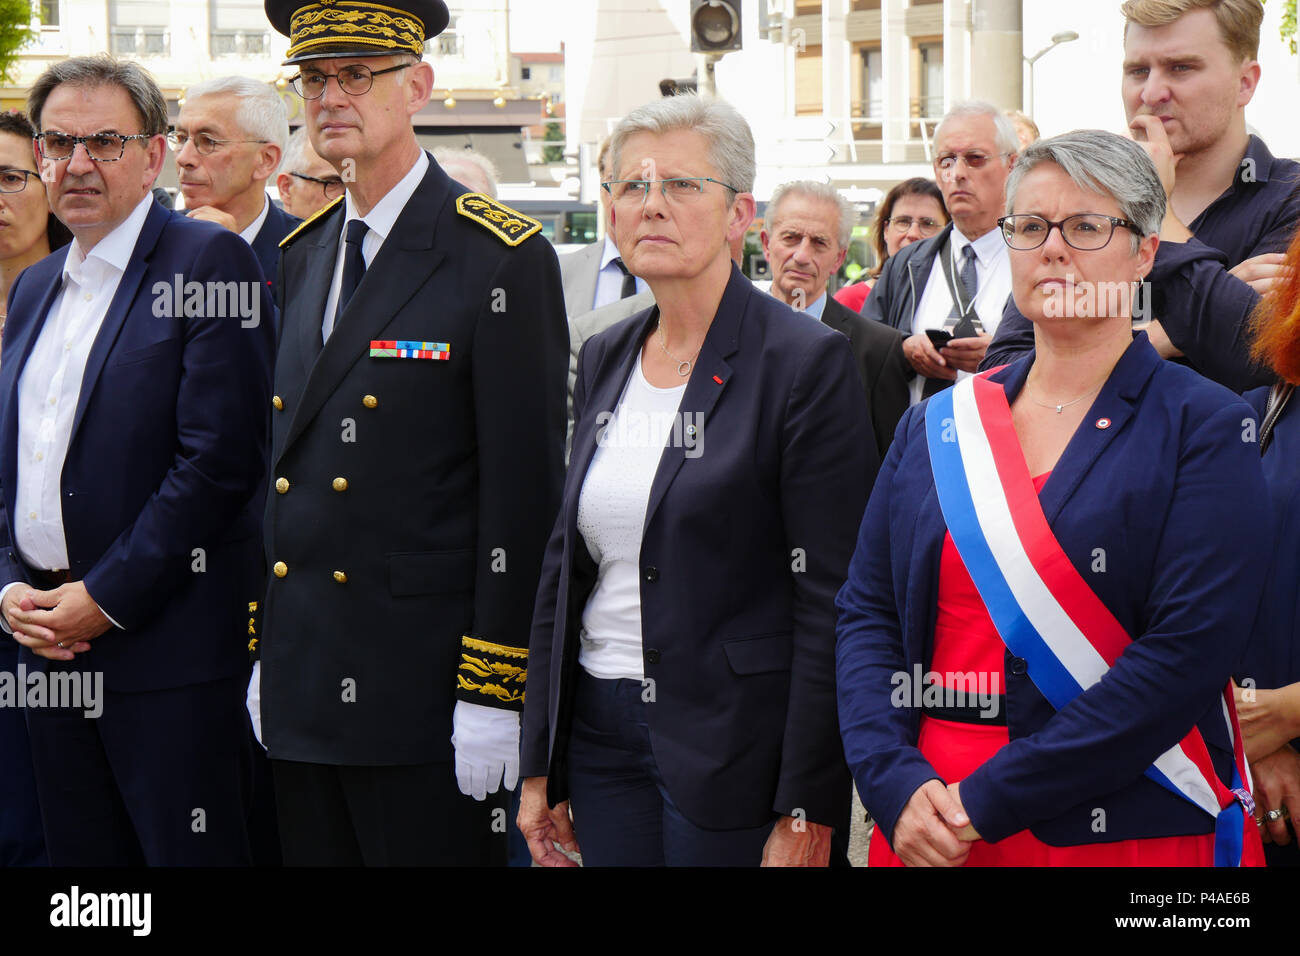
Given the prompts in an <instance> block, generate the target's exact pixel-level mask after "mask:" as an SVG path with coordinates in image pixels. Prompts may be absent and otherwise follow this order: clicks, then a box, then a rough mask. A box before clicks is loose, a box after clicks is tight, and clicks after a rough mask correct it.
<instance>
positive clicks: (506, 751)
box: [451, 700, 519, 800]
mask: <svg viewBox="0 0 1300 956" xmlns="http://www.w3.org/2000/svg"><path fill="white" fill-rule="evenodd" d="M451 726H452V734H451V745H452V746H453V747H455V748H456V783H457V784H458V785H459V786H460V792H461V793H463V794H465V795H466V796H467V797H473V798H474V799H475V800H486V799H487V795H488V794H489V793H496V792H497V788H498V787H500V786H501V783H502V778H503V777H504V778H505V787H506V789H507V790H513V789H514V788H515V784H516V783H518V782H519V715H518V714H517V713H515V712H514V711H513V710H502V709H501V708H499V707H484V706H483V705H482V704H470V703H467V702H466V701H463V700H458V701H456V709H455V711H454V712H453V713H452V715H451Z"/></svg>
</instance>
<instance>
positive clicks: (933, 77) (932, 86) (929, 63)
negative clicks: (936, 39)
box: [917, 43, 943, 118]
mask: <svg viewBox="0 0 1300 956" xmlns="http://www.w3.org/2000/svg"><path fill="white" fill-rule="evenodd" d="M917 53H918V54H919V56H920V90H919V104H918V106H919V115H920V116H922V117H927V118H929V117H935V118H937V117H940V116H942V115H943V44H942V43H920V44H918V45H917Z"/></svg>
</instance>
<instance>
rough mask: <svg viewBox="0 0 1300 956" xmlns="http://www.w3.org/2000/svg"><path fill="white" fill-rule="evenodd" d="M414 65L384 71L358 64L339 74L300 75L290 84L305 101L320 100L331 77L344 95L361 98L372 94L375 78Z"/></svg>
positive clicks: (391, 67)
mask: <svg viewBox="0 0 1300 956" xmlns="http://www.w3.org/2000/svg"><path fill="white" fill-rule="evenodd" d="M413 65H414V64H411V63H401V64H398V65H397V66H390V67H387V68H386V69H383V70H372V69H370V67H368V66H365V65H364V64H361V63H358V64H356V65H354V66H345V67H344V68H343V69H341V70H339V71H338V72H337V73H318V72H316V71H315V70H312V71H311V72H303V73H299V74H298V75H297V76H295V77H294V78H293V79H291V80H290V81H289V83H290V84H291V85H292V86H293V91H294V92H295V93H297V94H298V95H299V96H301V97H302V98H303V99H304V100H318V99H320V98H321V97H322V96H324V95H325V87H327V86H328V85H329V81H330V77H333V78H334V80H335V81H336V82H337V83H338V85H339V89H340V90H342V91H343V92H344V93H347V94H348V95H349V96H361V95H362V94H363V93H369V92H370V88H371V87H372V86H374V85H375V77H377V76H383V75H384V74H385V73H396V72H397V71H398V70H405V69H406V68H407V67H409V66H413Z"/></svg>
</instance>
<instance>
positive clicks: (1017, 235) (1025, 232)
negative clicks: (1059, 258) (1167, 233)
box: [998, 212, 1142, 252]
mask: <svg viewBox="0 0 1300 956" xmlns="http://www.w3.org/2000/svg"><path fill="white" fill-rule="evenodd" d="M998 227H999V228H1000V229H1001V230H1002V238H1003V239H1004V240H1005V241H1006V244H1007V245H1008V246H1010V247H1011V248H1012V249H1017V250H1019V251H1021V252H1028V251H1029V250H1031V249H1037V248H1038V247H1039V246H1041V245H1042V244H1043V243H1045V242H1046V241H1047V237H1048V236H1049V235H1051V232H1052V230H1053V229H1058V230H1060V233H1061V238H1062V239H1064V240H1065V241H1066V244H1067V245H1069V246H1071V247H1072V248H1074V249H1079V250H1082V251H1084V252H1093V251H1095V250H1097V249H1102V248H1105V246H1106V244H1107V243H1108V242H1110V237H1111V236H1113V235H1114V234H1115V230H1116V229H1117V228H1121V227H1122V228H1124V229H1131V230H1132V231H1133V232H1134V233H1136V234H1137V235H1138V236H1141V235H1142V230H1141V229H1139V228H1138V227H1137V226H1136V225H1134V224H1133V223H1131V222H1129V221H1128V220H1127V219H1120V218H1118V217H1116V216H1103V215H1101V214H1100V213H1093V212H1085V213H1079V214H1078V215H1074V216H1066V217H1065V218H1064V219H1062V220H1060V221H1059V222H1052V221H1051V220H1050V219H1044V218H1043V217H1042V216H1031V215H1028V214H1020V215H1016V216H1003V217H1002V218H1001V219H999V220H998Z"/></svg>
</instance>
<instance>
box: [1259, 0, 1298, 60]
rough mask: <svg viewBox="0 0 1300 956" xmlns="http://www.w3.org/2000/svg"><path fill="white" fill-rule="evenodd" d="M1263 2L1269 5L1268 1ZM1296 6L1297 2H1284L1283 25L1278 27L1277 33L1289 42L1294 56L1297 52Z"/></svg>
mask: <svg viewBox="0 0 1300 956" xmlns="http://www.w3.org/2000/svg"><path fill="white" fill-rule="evenodd" d="M1263 2H1265V3H1267V2H1268V0H1263ZM1295 4H1296V0H1282V25H1281V26H1280V27H1278V31H1277V32H1278V33H1279V34H1280V35H1281V37H1282V39H1283V40H1286V41H1287V45H1288V46H1290V48H1291V52H1292V53H1293V54H1294V53H1295V52H1296V48H1295V27H1296V23H1295Z"/></svg>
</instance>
